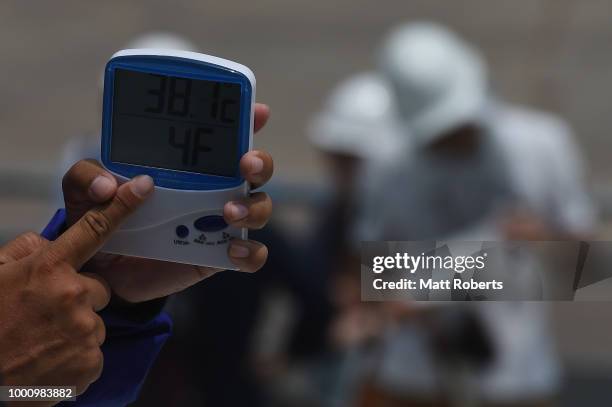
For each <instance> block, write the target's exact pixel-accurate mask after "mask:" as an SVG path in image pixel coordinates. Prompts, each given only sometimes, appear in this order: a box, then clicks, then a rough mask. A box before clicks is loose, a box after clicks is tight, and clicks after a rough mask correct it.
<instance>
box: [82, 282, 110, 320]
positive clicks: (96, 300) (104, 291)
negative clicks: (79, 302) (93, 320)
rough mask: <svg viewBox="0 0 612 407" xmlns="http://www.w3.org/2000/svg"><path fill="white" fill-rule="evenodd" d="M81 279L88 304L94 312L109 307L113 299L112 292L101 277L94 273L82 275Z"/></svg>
mask: <svg viewBox="0 0 612 407" xmlns="http://www.w3.org/2000/svg"><path fill="white" fill-rule="evenodd" d="M79 279H80V281H81V283H82V284H83V286H84V287H85V292H86V294H87V302H88V304H91V306H92V308H93V310H94V311H100V310H102V309H104V308H106V306H107V305H108V303H109V301H110V298H111V290H110V287H109V285H108V283H107V282H106V280H104V279H103V278H102V277H101V276H99V275H98V274H94V273H81V274H79Z"/></svg>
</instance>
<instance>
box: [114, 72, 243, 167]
mask: <svg viewBox="0 0 612 407" xmlns="http://www.w3.org/2000/svg"><path fill="white" fill-rule="evenodd" d="M240 94H241V92H240V85H239V84H237V83H227V82H215V81H207V80H199V79H189V78H181V77H175V76H166V75H157V74H151V73H144V72H138V71H132V70H127V69H116V70H115V77H114V94H113V124H112V137H111V146H110V147H111V148H110V160H111V161H113V162H117V163H124V164H132V165H141V166H147V167H155V168H162V169H169V170H176V171H186V172H193V173H200V174H209V175H221V176H227V177H234V176H236V175H237V171H238V170H237V168H238V163H239V160H240V157H239V154H240V152H239V149H240V145H239V144H240V134H239V131H240Z"/></svg>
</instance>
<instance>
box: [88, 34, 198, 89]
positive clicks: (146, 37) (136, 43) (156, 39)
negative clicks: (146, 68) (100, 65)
mask: <svg viewBox="0 0 612 407" xmlns="http://www.w3.org/2000/svg"><path fill="white" fill-rule="evenodd" d="M137 48H138V49H142V48H157V49H176V50H180V51H194V52H196V51H197V50H198V49H197V47H196V45H195V44H194V43H193V42H191V41H189V40H188V39H187V38H185V37H181V36H180V35H177V34H174V33H171V32H165V31H151V32H148V33H145V34H141V35H138V36H136V37H134V38H132V39H131V40H130V41H129V42H128V43H127V44H125V46H124V47H123V49H137ZM99 86H100V91H102V90H103V89H104V71H103V72H102V73H101V74H100V80H99Z"/></svg>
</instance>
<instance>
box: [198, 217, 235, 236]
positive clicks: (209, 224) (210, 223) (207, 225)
mask: <svg viewBox="0 0 612 407" xmlns="http://www.w3.org/2000/svg"><path fill="white" fill-rule="evenodd" d="M193 226H194V227H195V228H196V229H198V230H199V231H201V232H219V231H220V230H223V229H225V228H226V227H227V223H226V222H225V219H223V216H219V215H209V216H202V217H201V218H199V219H197V220H196V221H195V222H194V223H193Z"/></svg>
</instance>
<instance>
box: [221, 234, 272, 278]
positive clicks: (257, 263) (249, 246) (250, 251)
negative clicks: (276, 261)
mask: <svg viewBox="0 0 612 407" xmlns="http://www.w3.org/2000/svg"><path fill="white" fill-rule="evenodd" d="M228 255H229V258H230V260H231V261H232V263H234V264H235V265H236V266H238V268H239V269H240V271H244V272H247V273H252V272H255V271H257V270H259V269H260V268H262V267H263V265H264V264H265V263H266V260H267V259H268V248H267V247H266V246H265V245H264V244H262V243H259V242H255V241H253V240H232V242H231V243H230V246H229V248H228Z"/></svg>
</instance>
